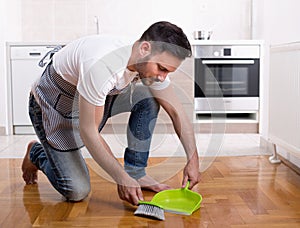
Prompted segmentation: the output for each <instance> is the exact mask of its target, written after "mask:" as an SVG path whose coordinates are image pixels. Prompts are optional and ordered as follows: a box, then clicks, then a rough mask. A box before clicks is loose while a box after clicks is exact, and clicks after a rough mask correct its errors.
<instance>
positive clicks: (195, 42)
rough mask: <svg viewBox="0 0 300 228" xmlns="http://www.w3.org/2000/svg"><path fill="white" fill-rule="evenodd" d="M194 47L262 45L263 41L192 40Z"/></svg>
mask: <svg viewBox="0 0 300 228" xmlns="http://www.w3.org/2000/svg"><path fill="white" fill-rule="evenodd" d="M190 42H191V45H192V46H197V45H262V44H263V40H191V41H190Z"/></svg>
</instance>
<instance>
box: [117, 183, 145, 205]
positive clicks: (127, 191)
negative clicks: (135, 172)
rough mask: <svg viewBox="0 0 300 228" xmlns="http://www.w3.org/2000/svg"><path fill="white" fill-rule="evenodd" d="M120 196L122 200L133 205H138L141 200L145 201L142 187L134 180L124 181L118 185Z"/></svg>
mask: <svg viewBox="0 0 300 228" xmlns="http://www.w3.org/2000/svg"><path fill="white" fill-rule="evenodd" d="M118 194H119V197H120V199H122V200H125V201H127V202H129V203H131V204H132V205H138V203H139V201H140V200H144V198H143V193H142V189H141V187H140V185H139V184H138V182H137V181H136V180H134V179H132V178H130V180H128V181H124V182H123V183H122V184H118Z"/></svg>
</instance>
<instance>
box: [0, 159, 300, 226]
mask: <svg viewBox="0 0 300 228" xmlns="http://www.w3.org/2000/svg"><path fill="white" fill-rule="evenodd" d="M163 160H164V158H152V159H151V164H156V163H157V164H158V163H161V162H162V161H163ZM21 162H22V161H21V159H0V165H1V166H0V167H1V172H0V211H1V212H0V227H1V228H2V227H3V228H7V227H8V228H10V227H18V228H19V227H73V226H74V227H221V228H224V227H289V228H292V227H300V176H299V175H298V174H296V173H295V172H293V171H292V170H291V169H289V168H288V167H286V166H285V165H284V164H280V165H272V164H270V163H269V162H268V157H265V156H251V157H219V158H216V159H215V160H214V162H213V163H212V164H211V166H210V167H209V168H208V169H207V170H206V171H205V172H204V173H203V174H202V180H201V183H200V184H199V185H198V186H197V187H195V188H194V189H193V190H194V191H197V192H199V193H200V194H201V195H202V197H203V201H202V203H201V208H200V210H198V211H196V212H195V213H194V214H193V215H191V216H184V215H176V214H171V213H165V216H166V220H165V221H156V220H151V219H148V218H142V217H136V216H134V215H133V212H134V211H135V207H133V206H131V205H129V204H127V203H124V202H122V201H121V200H119V198H118V195H117V191H116V185H115V184H113V183H111V182H110V181H108V180H107V179H106V178H102V177H100V176H99V175H97V173H98V171H97V170H96V169H94V168H91V167H93V162H92V160H91V159H87V163H88V164H89V167H90V174H91V184H92V192H91V194H90V195H89V197H88V198H87V199H85V200H84V201H83V202H80V203H69V202H64V200H63V198H62V197H61V196H60V195H59V194H58V193H57V192H56V191H55V190H54V189H53V188H52V187H51V186H50V184H49V183H48V181H47V180H46V178H45V176H44V175H43V174H41V173H40V174H39V182H38V184H37V185H30V186H25V185H24V183H23V180H22V178H21V170H20V165H21ZM174 164H175V165H174V166H176V165H181V164H183V160H182V158H178V160H177V161H176V159H175V160H174ZM167 169H168V166H166V167H165V169H163V170H162V169H160V170H159V171H157V172H156V175H157V176H158V175H163V174H164V173H165V172H166V171H167ZM180 182H181V172H179V173H177V174H176V175H174V176H173V177H172V178H171V179H169V180H167V181H166V183H168V184H170V185H171V186H172V187H174V188H178V186H180ZM153 194H154V193H152V192H146V191H145V192H144V196H145V198H146V199H151V197H152V196H153Z"/></svg>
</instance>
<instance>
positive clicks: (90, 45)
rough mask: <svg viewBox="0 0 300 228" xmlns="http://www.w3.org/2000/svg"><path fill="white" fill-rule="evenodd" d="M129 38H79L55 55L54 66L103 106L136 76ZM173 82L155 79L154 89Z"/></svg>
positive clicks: (162, 87) (89, 97) (80, 91)
mask: <svg viewBox="0 0 300 228" xmlns="http://www.w3.org/2000/svg"><path fill="white" fill-rule="evenodd" d="M132 44H133V42H132V40H130V39H128V38H126V39H125V38H122V39H120V38H119V37H113V36H104V35H94V36H88V37H84V38H80V39H78V40H75V41H73V42H71V43H69V44H68V45H66V46H65V47H64V48H62V49H61V50H60V51H59V52H57V53H56V54H55V55H54V56H53V67H54V69H55V71H56V72H57V73H58V74H59V75H61V76H62V77H63V78H64V79H65V80H66V81H68V82H70V83H71V84H73V85H75V86H76V87H77V90H78V92H79V93H80V94H81V95H82V96H83V97H84V98H85V99H86V100H87V101H88V102H90V103H91V104H94V105H97V106H102V105H104V104H105V98H106V95H108V94H110V93H112V92H114V93H115V91H121V90H122V89H124V88H125V87H126V86H128V85H129V84H130V82H131V81H132V80H133V79H134V78H135V77H136V75H137V72H131V71H129V70H128V69H127V63H128V60H129V57H130V55H131V51H132ZM169 84H170V80H169V78H168V77H167V78H166V80H165V81H164V82H155V83H153V84H152V85H151V86H150V88H152V89H155V90H161V89H164V88H166V87H167V86H168V85H169Z"/></svg>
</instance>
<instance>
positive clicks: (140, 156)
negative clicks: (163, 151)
mask: <svg viewBox="0 0 300 228" xmlns="http://www.w3.org/2000/svg"><path fill="white" fill-rule="evenodd" d="M159 107H160V106H159V105H158V103H157V101H156V100H155V99H154V98H153V97H152V95H151V92H150V91H149V89H148V87H146V86H143V85H139V86H136V88H135V90H134V92H133V94H132V95H131V92H130V89H128V91H126V92H125V93H122V94H119V95H115V96H114V97H113V99H112V103H111V105H109V106H108V107H105V113H106V115H104V118H103V120H102V122H101V124H100V126H99V131H101V130H102V128H103V126H104V125H105V123H106V121H107V119H108V118H109V117H111V116H114V115H116V114H119V113H122V112H131V115H130V118H129V122H128V127H127V140H128V147H127V148H126V149H125V154H124V168H125V170H126V172H127V173H128V174H129V175H130V176H131V177H133V178H135V179H139V178H141V177H143V176H145V175H146V172H145V167H146V166H147V161H148V157H149V149H150V144H151V138H152V134H153V130H154V127H155V123H156V118H157V115H158V112H159ZM29 115H30V118H31V121H32V124H33V126H34V129H35V132H36V134H37V136H38V138H39V140H40V143H35V144H34V145H33V146H32V148H31V151H30V159H31V161H32V163H33V164H34V165H36V166H37V168H38V169H39V170H41V171H42V172H43V173H44V174H45V175H46V176H47V177H48V179H49V181H50V182H51V184H52V185H53V187H54V188H55V189H56V190H57V191H58V192H60V193H61V194H62V195H63V196H64V197H66V199H67V200H70V201H79V200H82V199H84V198H85V197H86V196H87V195H88V194H89V192H90V177H89V172H88V168H87V165H86V163H85V161H84V158H83V157H82V155H81V152H80V149H78V150H74V151H71V152H61V151H58V150H55V149H54V148H53V147H51V146H50V145H49V143H48V142H47V140H46V135H45V131H44V128H43V122H42V111H41V109H40V106H39V105H38V104H37V102H36V100H35V98H34V96H33V95H31V96H30V99H29Z"/></svg>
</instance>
